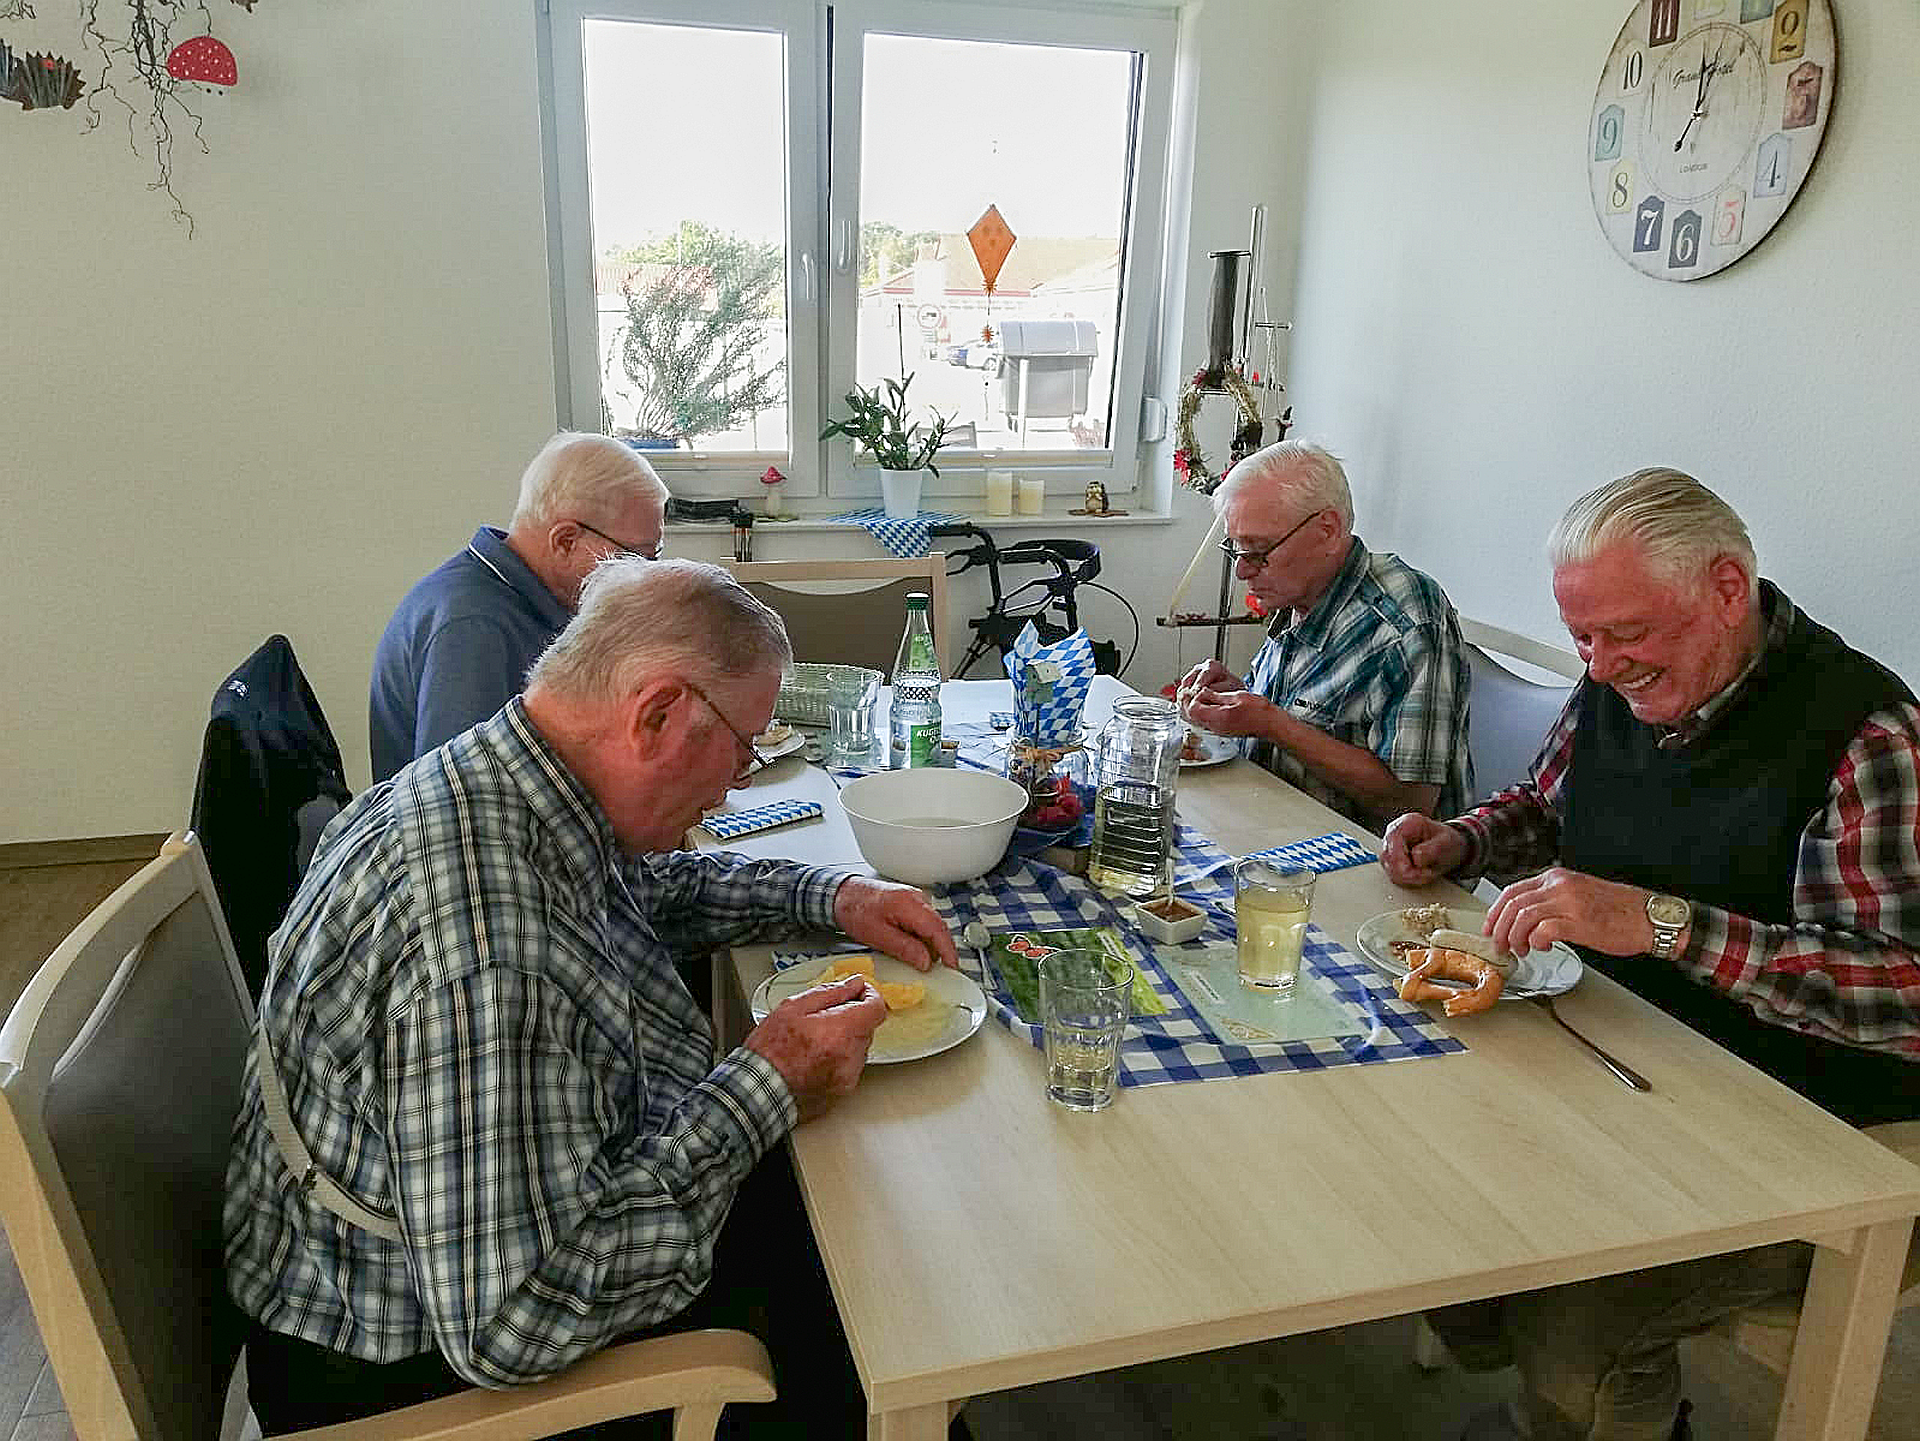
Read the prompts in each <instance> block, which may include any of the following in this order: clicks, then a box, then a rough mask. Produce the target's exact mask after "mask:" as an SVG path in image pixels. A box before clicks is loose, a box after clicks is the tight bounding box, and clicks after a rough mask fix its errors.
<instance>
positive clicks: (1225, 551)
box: [1220, 510, 1320, 570]
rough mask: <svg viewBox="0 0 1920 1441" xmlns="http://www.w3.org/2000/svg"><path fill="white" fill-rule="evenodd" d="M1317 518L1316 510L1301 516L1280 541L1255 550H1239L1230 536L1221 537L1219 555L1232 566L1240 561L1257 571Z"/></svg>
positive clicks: (1317, 512) (1318, 513)
mask: <svg viewBox="0 0 1920 1441" xmlns="http://www.w3.org/2000/svg"><path fill="white" fill-rule="evenodd" d="M1319 516H1320V512H1319V511H1317V510H1316V511H1314V512H1313V513H1312V514H1311V515H1307V516H1303V517H1302V518H1301V521H1300V524H1298V525H1296V526H1295V527H1294V528H1293V529H1292V530H1290V531H1288V532H1287V533H1286V534H1285V535H1283V536H1281V537H1280V539H1278V540H1276V541H1275V542H1274V543H1273V544H1272V545H1263V546H1261V547H1260V548H1259V549H1257V550H1241V549H1240V548H1239V547H1238V546H1236V545H1234V543H1233V538H1232V537H1231V536H1222V537H1221V539H1220V553H1221V554H1222V555H1224V556H1226V557H1227V559H1228V560H1229V561H1230V562H1232V563H1233V564H1234V565H1238V564H1240V562H1241V561H1246V562H1247V563H1248V564H1249V565H1251V566H1252V567H1253V568H1254V569H1255V570H1259V569H1260V568H1261V567H1262V566H1264V565H1265V564H1266V563H1267V561H1268V559H1269V558H1270V557H1271V556H1272V555H1273V553H1274V552H1275V551H1276V550H1278V549H1280V547H1281V546H1283V545H1285V544H1286V543H1287V542H1288V541H1290V540H1292V539H1293V538H1294V537H1295V536H1296V535H1298V534H1299V533H1300V532H1301V531H1302V530H1304V529H1306V527H1307V523H1308V522H1309V521H1312V520H1317V519H1318V518H1319Z"/></svg>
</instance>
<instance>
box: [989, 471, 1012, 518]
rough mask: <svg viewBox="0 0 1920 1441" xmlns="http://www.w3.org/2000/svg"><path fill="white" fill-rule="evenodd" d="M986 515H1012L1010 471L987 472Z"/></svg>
mask: <svg viewBox="0 0 1920 1441" xmlns="http://www.w3.org/2000/svg"><path fill="white" fill-rule="evenodd" d="M987 514H988V515H1012V514H1013V472H1012V471H1010V470H990V471H988V472H987Z"/></svg>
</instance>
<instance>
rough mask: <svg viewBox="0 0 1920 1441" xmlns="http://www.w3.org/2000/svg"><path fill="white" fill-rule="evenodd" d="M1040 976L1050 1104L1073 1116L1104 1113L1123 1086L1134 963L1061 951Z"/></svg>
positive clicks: (1045, 962) (1043, 963)
mask: <svg viewBox="0 0 1920 1441" xmlns="http://www.w3.org/2000/svg"><path fill="white" fill-rule="evenodd" d="M1036 970H1037V971H1038V974H1039V979H1040V1022H1041V1028H1042V1031H1043V1034H1044V1039H1045V1042H1046V1048H1047V1099H1048V1100H1050V1101H1052V1102H1054V1103H1055V1104H1056V1105H1061V1106H1065V1107H1066V1108H1067V1109H1068V1110H1070V1111H1099V1110H1103V1109H1105V1108H1106V1107H1107V1106H1108V1105H1110V1104H1112V1102H1113V1094H1114V1091H1115V1089H1116V1088H1117V1086H1118V1084H1119V1079H1120V1038H1121V1036H1122V1035H1124V1034H1125V1032H1126V1029H1127V1018H1128V1016H1129V1015H1130V1014H1131V1012H1132V1001H1133V963H1132V962H1131V961H1128V960H1125V959H1123V958H1122V957H1120V956H1116V955H1114V954H1113V953H1112V952H1111V951H1106V950H1101V949H1098V948H1089V949H1085V950H1060V951H1051V952H1049V953H1048V954H1046V955H1044V956H1042V957H1041V958H1040V961H1039V964H1038V966H1037V967H1036Z"/></svg>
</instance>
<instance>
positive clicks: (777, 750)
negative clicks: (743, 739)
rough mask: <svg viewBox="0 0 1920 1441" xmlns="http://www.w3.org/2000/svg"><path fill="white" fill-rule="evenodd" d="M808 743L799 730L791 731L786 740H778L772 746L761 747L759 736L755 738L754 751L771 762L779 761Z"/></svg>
mask: <svg viewBox="0 0 1920 1441" xmlns="http://www.w3.org/2000/svg"><path fill="white" fill-rule="evenodd" d="M806 743H807V738H806V736H804V735H802V734H801V733H800V732H799V731H797V730H789V731H788V732H787V734H786V736H785V738H784V739H781V740H777V741H775V742H774V743H773V744H772V745H761V744H760V738H759V737H758V736H755V737H754V741H753V745H754V749H755V750H757V751H759V752H760V754H761V755H763V756H765V757H766V758H767V759H768V760H770V761H777V760H779V759H780V757H781V756H790V755H792V754H793V753H794V752H795V751H797V750H799V749H800V748H801V747H802V746H804V745H805V744H806Z"/></svg>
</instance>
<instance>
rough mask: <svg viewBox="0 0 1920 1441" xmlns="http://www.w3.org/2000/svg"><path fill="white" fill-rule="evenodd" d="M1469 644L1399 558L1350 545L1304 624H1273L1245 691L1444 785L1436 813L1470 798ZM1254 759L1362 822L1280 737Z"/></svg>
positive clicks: (1402, 774) (1448, 611) (1288, 616)
mask: <svg viewBox="0 0 1920 1441" xmlns="http://www.w3.org/2000/svg"><path fill="white" fill-rule="evenodd" d="M1468 685H1469V678H1468V672H1467V652H1466V647H1465V646H1464V645H1463V644H1462V642H1461V639H1460V621H1459V618H1458V617H1457V616H1456V615H1455V614H1454V610H1453V605H1452V603H1451V602H1450V601H1449V600H1448V599H1447V596H1446V592H1445V591H1443V590H1441V589H1440V587H1439V586H1438V585H1437V584H1435V582H1434V581H1433V580H1432V579H1431V578H1430V577H1428V576H1425V575H1422V574H1421V573H1420V572H1419V571H1417V570H1415V569H1414V568H1413V567H1412V566H1410V565H1408V564H1407V563H1406V562H1405V561H1403V560H1401V559H1400V558H1399V557H1398V556H1394V555H1386V554H1378V555H1376V554H1374V553H1373V552H1371V551H1369V550H1368V549H1367V548H1366V546H1365V545H1364V544H1362V543H1361V541H1360V539H1359V537H1358V536H1356V537H1355V538H1354V541H1353V545H1352V547H1351V549H1349V551H1348V552H1347V559H1346V562H1345V563H1344V564H1343V565H1342V566H1341V567H1340V571H1339V573H1338V574H1337V575H1336V576H1334V578H1333V584H1332V585H1330V586H1328V587H1327V593H1326V594H1325V595H1323V596H1322V597H1321V598H1320V602H1319V604H1317V605H1316V606H1314V608H1313V609H1312V610H1311V611H1310V612H1308V614H1307V615H1306V616H1305V617H1304V618H1303V619H1301V620H1298V621H1295V620H1293V618H1292V613H1291V612H1287V613H1283V614H1281V615H1279V616H1276V617H1275V618H1274V621H1273V624H1272V625H1271V626H1270V627H1268V630H1267V639H1266V643H1265V644H1263V645H1262V646H1261V647H1260V649H1259V651H1258V652H1257V653H1256V654H1255V655H1254V657H1253V667H1252V669H1251V670H1250V671H1249V672H1248V674H1247V688H1248V689H1249V690H1253V691H1257V692H1259V693H1260V694H1261V695H1263V696H1265V697H1266V698H1267V699H1268V700H1270V701H1272V702H1273V703H1274V704H1276V705H1278V706H1281V707H1283V708H1284V709H1286V710H1288V711H1290V712H1291V713H1292V714H1294V715H1295V716H1298V717H1299V718H1300V719H1301V720H1303V721H1305V722H1306V723H1307V724H1308V725H1310V726H1312V727H1314V729H1316V730H1321V731H1325V732H1326V733H1327V734H1328V735H1330V736H1332V737H1333V738H1334V739H1335V740H1338V741H1345V742H1346V743H1347V744H1348V745H1352V746H1358V747H1359V748H1360V749H1361V750H1365V751H1371V752H1372V753H1373V754H1374V755H1376V756H1378V757H1379V758H1380V760H1381V761H1382V762H1383V763H1384V764H1385V765H1386V767H1387V769H1388V770H1390V771H1392V772H1393V773H1394V775H1396V776H1397V777H1399V778H1400V779H1401V780H1403V781H1407V782H1409V783H1411V784H1414V785H1437V786H1439V787H1440V799H1439V803H1438V804H1437V805H1436V806H1435V808H1434V813H1435V814H1436V815H1443V816H1445V815H1452V814H1454V813H1455V812H1457V811H1458V810H1460V808H1461V807H1463V806H1464V805H1466V803H1467V801H1468V800H1469V799H1470V798H1471V797H1472V795H1473V761H1472V759H1471V757H1470V756H1469V754H1468V751H1467V688H1468ZM1247 755H1248V759H1250V760H1252V761H1253V762H1254V763H1255V764H1256V765H1261V766H1264V767H1266V768H1267V769H1268V770H1270V771H1272V772H1273V773H1274V774H1275V775H1277V776H1279V777H1280V778H1281V779H1282V780H1284V781H1286V782H1288V783H1289V784H1290V785H1293V786H1297V787H1298V788H1299V789H1301V790H1303V791H1305V792H1306V793H1307V794H1308V795H1310V796H1312V797H1313V798H1314V799H1315V800H1317V801H1320V802H1321V803H1322V804H1323V805H1327V806H1330V807H1331V808H1332V809H1334V810H1336V811H1339V812H1340V813H1341V814H1342V815H1344V816H1349V817H1351V818H1352V819H1354V820H1357V821H1360V822H1361V823H1362V824H1367V823H1370V822H1371V821H1372V820H1374V819H1377V818H1376V817H1370V816H1367V815H1363V814H1362V813H1361V812H1360V810H1359V808H1358V807H1357V806H1356V805H1355V804H1354V802H1353V800H1352V799H1351V798H1350V797H1348V796H1345V795H1343V794H1341V793H1340V792H1339V791H1336V790H1334V789H1333V788H1332V787H1330V786H1329V785H1327V783H1326V782H1325V781H1323V780H1321V779H1320V778H1319V777H1317V776H1315V775H1314V774H1313V773H1312V772H1310V771H1308V770H1307V769H1306V767H1305V766H1303V765H1301V764H1300V762H1299V761H1298V760H1296V759H1295V758H1294V757H1293V756H1292V755H1291V754H1289V753H1288V752H1287V751H1284V750H1282V749H1280V748H1279V747H1278V746H1276V745H1274V743H1273V742H1272V741H1264V740H1263V741H1255V742H1254V743H1253V744H1252V745H1251V746H1250V747H1249V748H1248V751H1247Z"/></svg>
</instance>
